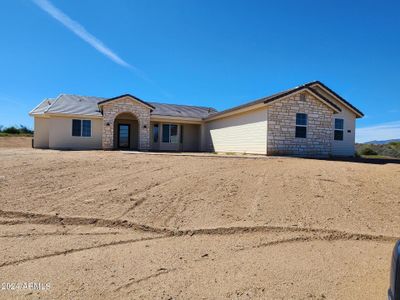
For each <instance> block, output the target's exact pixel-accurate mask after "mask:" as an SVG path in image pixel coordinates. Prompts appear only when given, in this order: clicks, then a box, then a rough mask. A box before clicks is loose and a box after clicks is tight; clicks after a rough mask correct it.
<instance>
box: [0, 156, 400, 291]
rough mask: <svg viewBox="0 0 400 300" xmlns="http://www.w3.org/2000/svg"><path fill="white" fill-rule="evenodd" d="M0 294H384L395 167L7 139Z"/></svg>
mask: <svg viewBox="0 0 400 300" xmlns="http://www.w3.org/2000/svg"><path fill="white" fill-rule="evenodd" d="M0 172H1V173H0V195H1V197H0V278H1V280H0V281H1V282H41V283H50V289H49V290H46V291H32V290H18V291H16V290H0V298H4V299H6V298H13V297H14V298H16V297H20V296H28V297H38V296H40V297H42V298H53V299H54V298H64V299H67V298H68V299H78V298H79V299H91V298H99V297H104V298H108V299H113V298H115V299H117V298H118V299H120V298H130V299H152V298H156V299H225V298H227V299H385V297H386V290H387V287H388V276H389V265H390V254H391V251H392V247H393V244H394V241H395V240H396V239H397V238H400V213H399V212H400V164H394V163H389V164H367V163H353V162H338V161H324V160H311V159H300V158H279V157H274V158H224V157H218V156H214V157H204V156H199V157H189V156H173V155H148V154H131V153H123V152H103V151H82V152H60V151H52V150H38V149H0Z"/></svg>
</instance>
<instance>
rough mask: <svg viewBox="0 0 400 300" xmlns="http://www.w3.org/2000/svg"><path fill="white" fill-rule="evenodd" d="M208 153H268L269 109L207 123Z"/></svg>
mask: <svg viewBox="0 0 400 300" xmlns="http://www.w3.org/2000/svg"><path fill="white" fill-rule="evenodd" d="M206 146H207V150H208V151H215V152H240V153H255V154H266V153H267V109H266V108H265V107H264V108H261V109H257V110H252V111H248V112H245V113H242V114H237V115H232V116H228V117H225V118H220V119H217V120H213V121H209V122H207V123H206Z"/></svg>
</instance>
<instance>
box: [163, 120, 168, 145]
mask: <svg viewBox="0 0 400 300" xmlns="http://www.w3.org/2000/svg"><path fill="white" fill-rule="evenodd" d="M162 142H163V143H169V124H163V126H162Z"/></svg>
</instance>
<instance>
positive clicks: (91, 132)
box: [71, 119, 93, 138]
mask: <svg viewBox="0 0 400 300" xmlns="http://www.w3.org/2000/svg"><path fill="white" fill-rule="evenodd" d="M74 121H78V122H79V127H80V130H79V135H74ZM83 121H86V122H89V124H90V134H89V135H83ZM71 135H72V137H81V138H91V137H92V135H93V127H92V120H90V119H72V122H71Z"/></svg>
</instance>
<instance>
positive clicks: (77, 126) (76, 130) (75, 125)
mask: <svg viewBox="0 0 400 300" xmlns="http://www.w3.org/2000/svg"><path fill="white" fill-rule="evenodd" d="M72 136H81V120H72Z"/></svg>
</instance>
